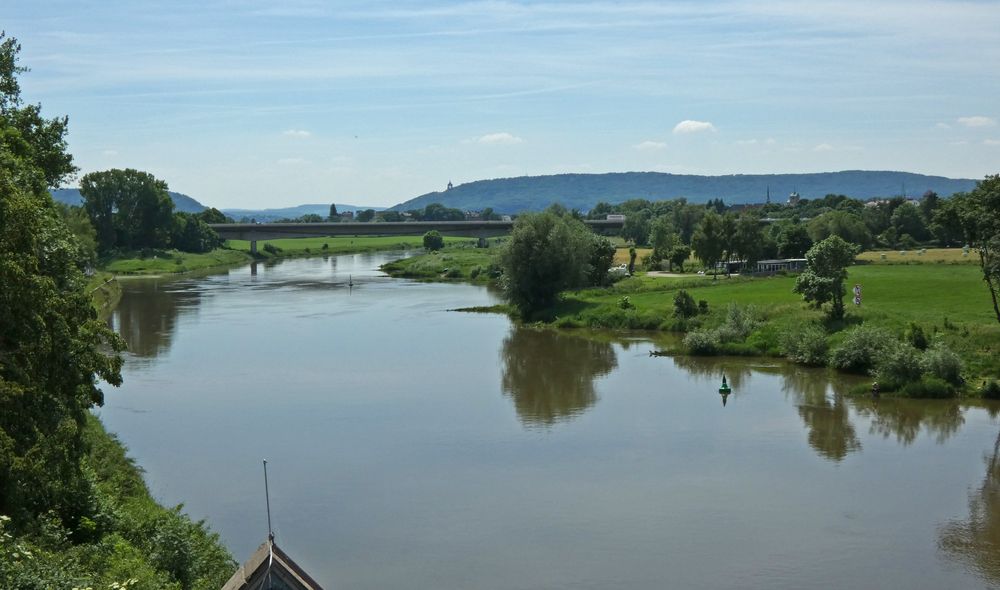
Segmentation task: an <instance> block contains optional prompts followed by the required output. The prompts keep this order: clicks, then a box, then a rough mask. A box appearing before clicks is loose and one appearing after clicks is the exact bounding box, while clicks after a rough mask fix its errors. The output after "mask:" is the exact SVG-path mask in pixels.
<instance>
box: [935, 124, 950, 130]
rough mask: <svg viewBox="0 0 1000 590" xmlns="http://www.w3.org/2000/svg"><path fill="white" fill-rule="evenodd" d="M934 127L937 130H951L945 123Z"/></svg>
mask: <svg viewBox="0 0 1000 590" xmlns="http://www.w3.org/2000/svg"><path fill="white" fill-rule="evenodd" d="M935 127H937V128H938V129H951V125H949V124H947V123H938V124H937V125H935Z"/></svg>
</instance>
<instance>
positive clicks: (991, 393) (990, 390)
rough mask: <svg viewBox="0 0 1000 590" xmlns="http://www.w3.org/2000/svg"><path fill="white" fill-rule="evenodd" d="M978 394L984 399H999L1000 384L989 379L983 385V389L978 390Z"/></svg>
mask: <svg viewBox="0 0 1000 590" xmlns="http://www.w3.org/2000/svg"><path fill="white" fill-rule="evenodd" d="M979 394H980V395H982V396H983V397H985V398H986V399H1000V383H997V382H996V381H995V380H993V379H991V380H989V381H988V382H987V383H984V384H983V388H982V389H980V390H979Z"/></svg>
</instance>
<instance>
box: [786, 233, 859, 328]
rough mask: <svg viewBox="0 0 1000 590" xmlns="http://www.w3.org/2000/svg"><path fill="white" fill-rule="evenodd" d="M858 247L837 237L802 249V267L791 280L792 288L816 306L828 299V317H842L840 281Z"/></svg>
mask: <svg viewBox="0 0 1000 590" xmlns="http://www.w3.org/2000/svg"><path fill="white" fill-rule="evenodd" d="M857 254H858V247H857V246H855V245H853V244H848V243H847V242H845V241H844V240H842V239H841V238H840V237H839V236H830V237H829V238H827V239H825V240H823V241H821V242H819V243H817V244H816V245H814V246H813V247H812V248H810V249H809V251H808V252H806V269H805V270H804V271H803V272H802V274H800V275H799V277H798V278H797V279H796V280H795V288H794V289H793V291H795V292H796V293H801V294H802V298H803V299H805V300H806V301H807V302H810V303H812V304H813V305H815V306H816V308H819V307H820V306H822V305H823V304H824V303H827V302H831V303H832V304H833V305H832V306H831V309H830V317H831V318H833V319H841V318H843V317H844V291H845V289H844V281H845V280H846V279H847V267H848V266H850V264H851V263H852V262H854V257H855V256H857Z"/></svg>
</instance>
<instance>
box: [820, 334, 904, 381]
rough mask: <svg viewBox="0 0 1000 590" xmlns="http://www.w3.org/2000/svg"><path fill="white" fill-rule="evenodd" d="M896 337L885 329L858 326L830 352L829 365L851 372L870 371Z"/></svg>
mask: <svg viewBox="0 0 1000 590" xmlns="http://www.w3.org/2000/svg"><path fill="white" fill-rule="evenodd" d="M895 342H896V339H895V338H894V337H893V336H892V334H891V333H889V332H888V331H886V330H883V329H881V328H870V327H868V326H859V327H857V328H855V329H853V330H851V331H850V332H848V333H847V337H846V338H844V342H843V343H842V344H841V345H840V346H838V347H837V348H835V349H833V351H832V352H831V353H830V366H831V367H833V368H835V369H840V370H842V371H848V372H851V373H862V374H864V373H870V372H871V371H872V370H873V369H874V368H875V365H876V363H877V361H878V359H880V358H881V357H882V355H883V354H884V353H885V351H887V350H888V349H889V347H891V346H893V345H894V344H895Z"/></svg>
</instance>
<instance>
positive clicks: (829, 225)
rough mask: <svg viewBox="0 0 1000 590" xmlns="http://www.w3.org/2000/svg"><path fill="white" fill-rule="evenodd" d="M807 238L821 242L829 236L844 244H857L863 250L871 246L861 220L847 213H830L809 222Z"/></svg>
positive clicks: (870, 240) (869, 235) (869, 234)
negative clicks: (837, 237) (835, 237)
mask: <svg viewBox="0 0 1000 590" xmlns="http://www.w3.org/2000/svg"><path fill="white" fill-rule="evenodd" d="M808 228H809V237H811V238H812V241H813V242H821V241H823V240H825V239H826V238H828V237H830V236H839V237H840V238H841V239H843V240H844V241H846V242H850V243H852V244H857V245H858V246H861V248H862V249H863V250H866V249H868V248H869V247H870V246H871V242H872V235H871V232H870V231H868V227H867V226H866V225H865V223H864V222H863V221H861V218H860V217H858V216H857V215H854V214H853V213H848V212H847V211H830V212H828V213H824V214H822V215H820V216H819V217H816V218H814V219H813V220H812V221H810V222H809V226H808Z"/></svg>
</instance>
